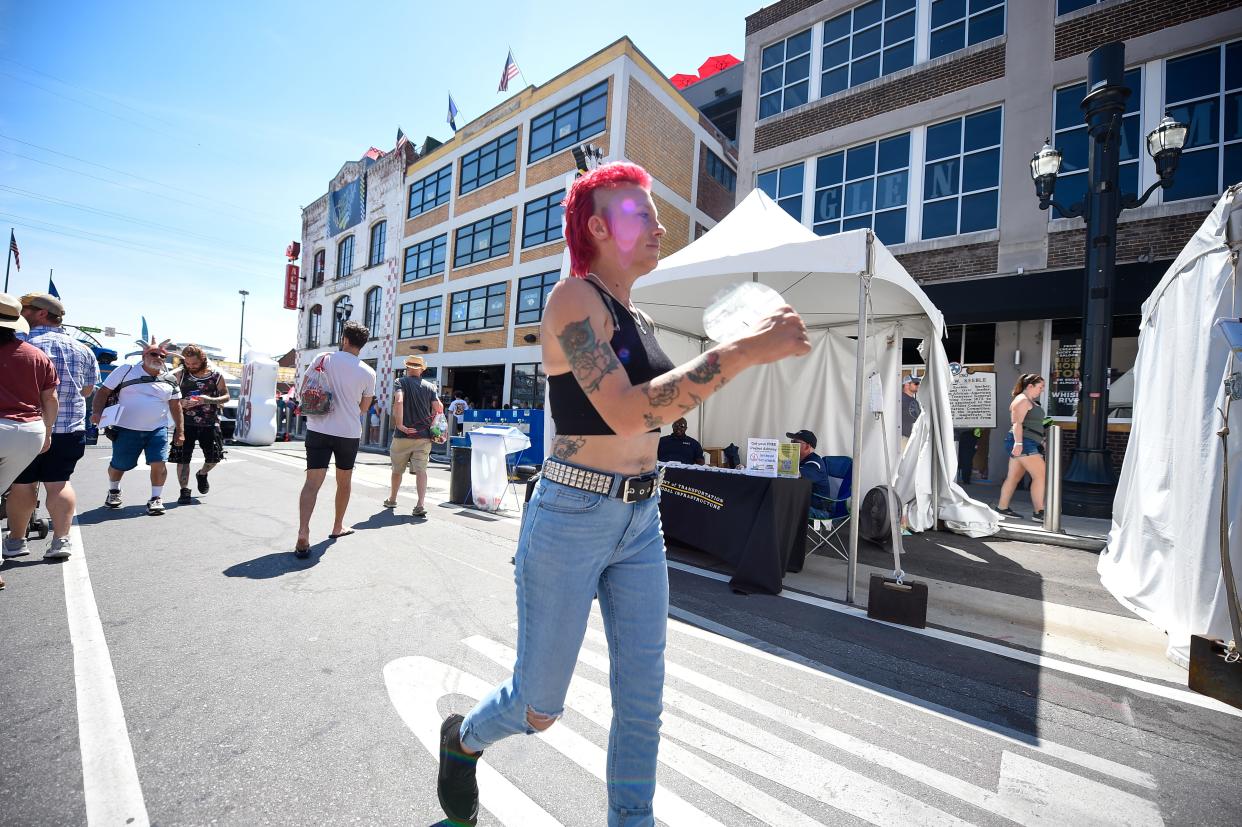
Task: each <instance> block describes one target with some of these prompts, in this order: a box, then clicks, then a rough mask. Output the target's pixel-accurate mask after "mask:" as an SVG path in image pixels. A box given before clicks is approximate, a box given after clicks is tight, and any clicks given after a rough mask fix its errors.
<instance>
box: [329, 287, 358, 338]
mask: <svg viewBox="0 0 1242 827" xmlns="http://www.w3.org/2000/svg"><path fill="white" fill-rule="evenodd" d="M353 313H354V303H353V302H351V301H350V300H349V296H346V297H345V298H344V299H342V300H341V301H340V302H339V303H338V304H337V306H336V330H334V331H333V333H334V334H335V335H334V336H333V338H335V339H336V341H335V342H334V343H333V344H337V345H339V344H340V343H341V330H342V329H343V328H344V327H345V323H346V322H347V321H349V317H350V316H352V315H353Z"/></svg>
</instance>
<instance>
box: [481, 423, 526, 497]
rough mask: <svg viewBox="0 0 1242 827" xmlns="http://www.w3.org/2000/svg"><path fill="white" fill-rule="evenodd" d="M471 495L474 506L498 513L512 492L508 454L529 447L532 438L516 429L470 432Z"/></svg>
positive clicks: (493, 427)
mask: <svg viewBox="0 0 1242 827" xmlns="http://www.w3.org/2000/svg"><path fill="white" fill-rule="evenodd" d="M470 447H471V449H472V451H473V453H472V454H471V457H470V478H471V480H472V486H471V489H472V490H471V492H470V495H471V497H472V498H473V499H474V507H475V508H478V509H481V510H483V511H498V510H500V507H501V504H502V503H503V501H504V496H505V492H506V491H507V490H508V489H509V462H508V455H510V454H516V453H520V452H522V451H525V450H526V449H527V448H529V447H530V438H529V437H527V436H526V434H524V433H522V432H521V431H520V430H518V429H517V428H514V427H513V426H505V425H485V426H483V427H481V428H475V429H474V430H473V431H471V432H470Z"/></svg>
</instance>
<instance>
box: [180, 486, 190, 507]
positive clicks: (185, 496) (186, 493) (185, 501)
mask: <svg viewBox="0 0 1242 827" xmlns="http://www.w3.org/2000/svg"><path fill="white" fill-rule="evenodd" d="M193 503H194V497H193V495H191V494H190V489H188V488H182V489H181V496H180V497H178V498H177V505H193Z"/></svg>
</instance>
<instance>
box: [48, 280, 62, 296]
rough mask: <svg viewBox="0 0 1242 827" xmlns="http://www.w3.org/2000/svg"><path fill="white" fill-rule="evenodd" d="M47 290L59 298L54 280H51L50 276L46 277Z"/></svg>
mask: <svg viewBox="0 0 1242 827" xmlns="http://www.w3.org/2000/svg"><path fill="white" fill-rule="evenodd" d="M47 292H48V293H49V294H51V295H53V296H55V297H56V298H58V299H59V298H60V291H59V290H57V289H56V282H54V281H52V277H51V276H50V275H49V276H48V277H47Z"/></svg>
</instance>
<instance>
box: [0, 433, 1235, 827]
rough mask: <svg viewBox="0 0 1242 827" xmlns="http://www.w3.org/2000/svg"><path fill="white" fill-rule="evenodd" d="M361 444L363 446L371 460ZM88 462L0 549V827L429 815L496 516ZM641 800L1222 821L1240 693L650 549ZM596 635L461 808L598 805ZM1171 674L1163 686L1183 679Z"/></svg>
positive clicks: (227, 465) (906, 816)
mask: <svg viewBox="0 0 1242 827" xmlns="http://www.w3.org/2000/svg"><path fill="white" fill-rule="evenodd" d="M368 462H369V463H374V462H376V458H373V457H372V458H370V459H369V460H368ZM106 464H107V451H106V449H105V448H103V447H98V448H92V449H90V450H89V451H88V453H87V456H86V458H85V459H84V460H83V461H82V462H81V464H80V465H79V471H78V474H77V476H76V477H75V480H74V483H75V486H76V487H77V490H78V493H79V505H78V512H79V514H78V531H79V532H80V539H81V543H80V545H79V547H78V552H77V554H75V556H74V557H73V558H71V559H70V560H69V561H68V562H66V563H60V564H57V563H50V562H44V561H43V560H42V559H41V554H42V551H43V548H44V545H45V543H46V541H44V542H43V543H39V542H32V554H31V555H30V556H29V557H24V558H20V559H18V560H11V561H8V562H7V563H6V564H5V566H4V568H3V574H4V577H5V579H6V580H7V581H8V584H9V585H8V588H7V589H6V590H5V591H3V592H0V619H2V620H3V629H4V633H3V635H2V636H0V663H2V664H3V668H0V693H2V697H3V698H4V707H3V709H4V715H3V722H4V723H3V727H2V728H0V824H4V825H9V824H12V825H68V824H99V825H104V824H136V825H142V824H148V823H149V824H161V825H182V824H184V825H201V824H230V825H266V824H280V825H309V824H355V823H356V824H394V825H398V824H399V825H410V824H416V825H433V824H437V823H439V822H440V819H441V818H442V817H443V816H442V814H441V812H440V809H439V806H438V804H437V801H436V795H435V774H436V755H435V749H436V743H435V742H436V738H437V737H438V722H439V720H440V719H441V718H442V717H443V716H444V715H445V714H446V713H448V712H451V711H461V712H465V711H466V710H467V709H468V708H469V707H470V706H471V705H472V704H473V701H474V699H475V698H476V697H478V696H479V695H481V694H482V693H483V692H485V691H487V690H488V689H490V687H491V686H492V685H493V684H495V683H497V682H499V681H500V680H502V679H503V678H505V677H506V676H507V675H508V673H509V669H510V668H511V666H512V659H513V650H514V641H515V629H514V621H515V608H514V597H513V578H512V567H511V565H510V562H509V561H510V557H511V556H512V554H513V551H514V545H515V538H516V535H517V529H518V523H517V520H516V519H514V518H513V517H512V516H508V517H505V516H495V515H488V514H483V513H479V512H473V511H469V510H466V509H461V508H459V507H456V506H451V505H447V504H443V503H442V501H443V499H444V496H445V491H444V485H443V482H442V480H443V476H442V475H440V476H437V478H436V482H435V484H434V487H433V490H432V493H431V497H430V503H429V511H430V517H429V518H428V519H426V520H415V519H414V518H413V517H411V516H410V508H411V507H412V506H413V504H414V499H413V496H412V488H413V486H412V482H413V480H412V478H408V479H409V481H410V484H409V485H407V487H406V490H404V491H403V495H402V498H401V505H400V508H398V509H397V510H395V511H392V510H385V509H384V508H382V506H381V502H382V500H383V499H384V497H385V490H384V488H385V485H384V481H385V479H386V477H387V468H386V467H383V466H381V465H377V464H368V465H366V466H364V467H362V468H360V470H359V472H358V474H357V477H358V479H357V481H356V484H355V488H354V495H353V500H352V504H351V506H350V510H349V519H348V521H347V523H348V524H349V525H351V526H353V527H354V528H355V529H356V533H355V534H353V535H351V536H348V537H343V538H340V539H338V540H335V541H333V540H329V539H327V532H328V529H329V527H330V523H331V514H330V509H331V489H332V483H331V479H330V478H329V482H328V483H327V484H326V486H325V490H324V492H323V493H322V494H321V498H320V504H319V508H318V509H317V511H316V514H315V518H314V521H313V523H312V542H313V544H314V545H313V553H312V556H311V557H310V558H309V559H307V560H298V559H295V558H294V556H293V554H292V553H291V549H292V547H293V540H294V530H295V527H296V501H297V493H298V490H299V488H300V486H301V482H302V477H303V474H302V464H301V461H300V459H299V458H298V456H297V454H296V451H291V450H290V449H289V448H288V447H278V448H270V449H254V448H241V447H236V446H234V447H231V448H230V450H229V457H228V459H227V460H226V461H225V462H224V463H223V464H222V465H221V466H220V467H219V468H218V469H217V470H216V471H215V472H213V474H212V476H211V480H212V489H211V492H210V493H209V494H207V495H204V496H201V497H196V502H195V503H194V504H193V505H189V506H177V505H175V504H174V502H175V499H176V490H175V486H169V496H168V498H167V501H168V503H169V505H168V513H167V514H166V515H165V516H163V517H148V516H146V515H145V510H144V504H145V501H146V497H147V487H146V481H145V479H144V474H143V473H142V472H143V471H144V470H145V469H141V468H140V469H138V470H136V471H134V472H131V473H130V474H128V475H127V476H126V479H125V481H124V484H123V487H122V491H123V496H124V499H125V507H124V508H122V509H121V510H119V511H108V510H105V509H103V508H102V502H103V497H104V490H105V485H104V480H105V476H104V469H105V466H106ZM670 584H671V588H672V604H673V609H672V611H671V615H672V617H671V619H670V633H669V647H668V656H667V660H668V682H667V686H666V691H665V714H664V721H663V741H662V745H661V753H660V760H661V766H660V775H659V783H660V787H659V793H658V795H657V800H656V813H657V816H658V817H659V819H660V821H661V823H664V824H678V825H682V824H685V825H700V824H703V825H711V824H722V825H730V827H732V825H759V824H774V825H775V824H779V825H801V824H808V825H809V824H830V825H853V824H877V825H889V824H892V825H908V824H919V825H922V824H988V825H990V824H1010V823H1016V824H1050V825H1051V824H1055V825H1071V824H1072V825H1087V824H1119V825H1120V824H1124V825H1148V824H1153V825H1154V824H1187V825H1189V824H1226V823H1235V824H1236V823H1239V822H1238V815H1237V808H1236V796H1237V792H1238V784H1239V782H1238V777H1239V776H1238V769H1237V768H1238V765H1239V758H1240V757H1242V717H1239V716H1235V715H1228V714H1224V713H1222V712H1220V711H1218V710H1214V709H1211V708H1204V707H1203V706H1200V705H1195V704H1194V703H1190V702H1187V701H1186V699H1185V698H1184V696H1183V695H1181V694H1179V692H1180V693H1184V692H1185V690H1184V687H1183V688H1178V687H1173V686H1171V685H1170V686H1168V687H1165V689H1167V690H1169V691H1167V692H1165V693H1163V694H1161V693H1157V692H1147V691H1141V690H1135V689H1134V688H1132V687H1129V686H1127V685H1125V684H1124V683H1123V682H1112V681H1110V680H1107V679H1104V680H1094V679H1090V678H1086V677H1082V676H1081V675H1077V674H1074V673H1073V672H1072V671H1065V670H1059V669H1052V668H1046V667H1044V666H1041V665H1039V664H1037V663H1031V662H1029V659H1028V660H1022V659H1018V658H1013V657H1006V656H1004V655H1000V654H996V653H995V652H992V651H986V650H984V649H980V648H975V647H972V646H970V645H963V644H961V643H957V642H951V641H947V640H942V639H938V638H936V637H934V636H929V635H926V634H920V633H918V632H915V631H912V630H904V629H899V628H895V627H891V626H887V625H882V624H877V623H874V622H871V621H868V620H866V619H865V618H860V617H858V616H856V615H854V614H850V613H848V612H842V611H834V610H830V609H828V608H825V607H824V606H822V605H817V604H816V603H815V602H814V601H804V600H799V599H795V598H797V597H798V595H796V594H794V593H792V592H790V591H789V590H787V591H786V594H785V595H782V596H777V597H771V596H751V597H743V596H739V595H735V594H732V593H731V592H730V591H729V589H728V586H727V584H726V583H724V582H721V580H720V579H719V578H718V577H714V576H712V572H710V571H705V570H701V569H699V568H697V567H695V566H693V565H684V564H678V565H676V566H674V567H673V568H672V569H671V570H670ZM607 668H608V656H607V649H606V647H605V645H604V643H603V636H602V626H601V624H600V621H599V617H598V614H596V615H595V616H594V617H593V618H592V621H591V628H590V630H589V632H588V635H587V639H586V641H585V643H584V646H583V649H582V652H581V655H580V659H579V664H578V669H577V673H576V676H575V680H574V683H573V685H572V687H571V690H570V696H569V698H568V700H567V712H566V716H565V718H564V720H563V721H562V722H560V723H558V724H556V725H555V726H553V727H552V728H551V729H550V730H549V731H548V732H547V733H546V734H545V735H543V736H539V737H530V738H515V739H510V740H509V741H507V742H504V743H501V744H498V745H496V746H494V747H493V748H491V749H490V750H488V753H487V756H486V758H485V759H484V762H483V764H482V765H481V771H480V784H481V786H482V790H483V798H482V803H483V807H484V812H483V813H482V816H481V819H480V824H487V825H496V824H505V825H521V827H526V826H527V825H541V824H562V825H598V824H603V823H604V820H605V816H604V813H605V797H604V784H603V781H602V777H603V767H604V747H605V743H606V737H607V728H608V723H609V717H610V710H609V701H608V674H607ZM1174 690H1176V691H1174Z"/></svg>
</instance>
